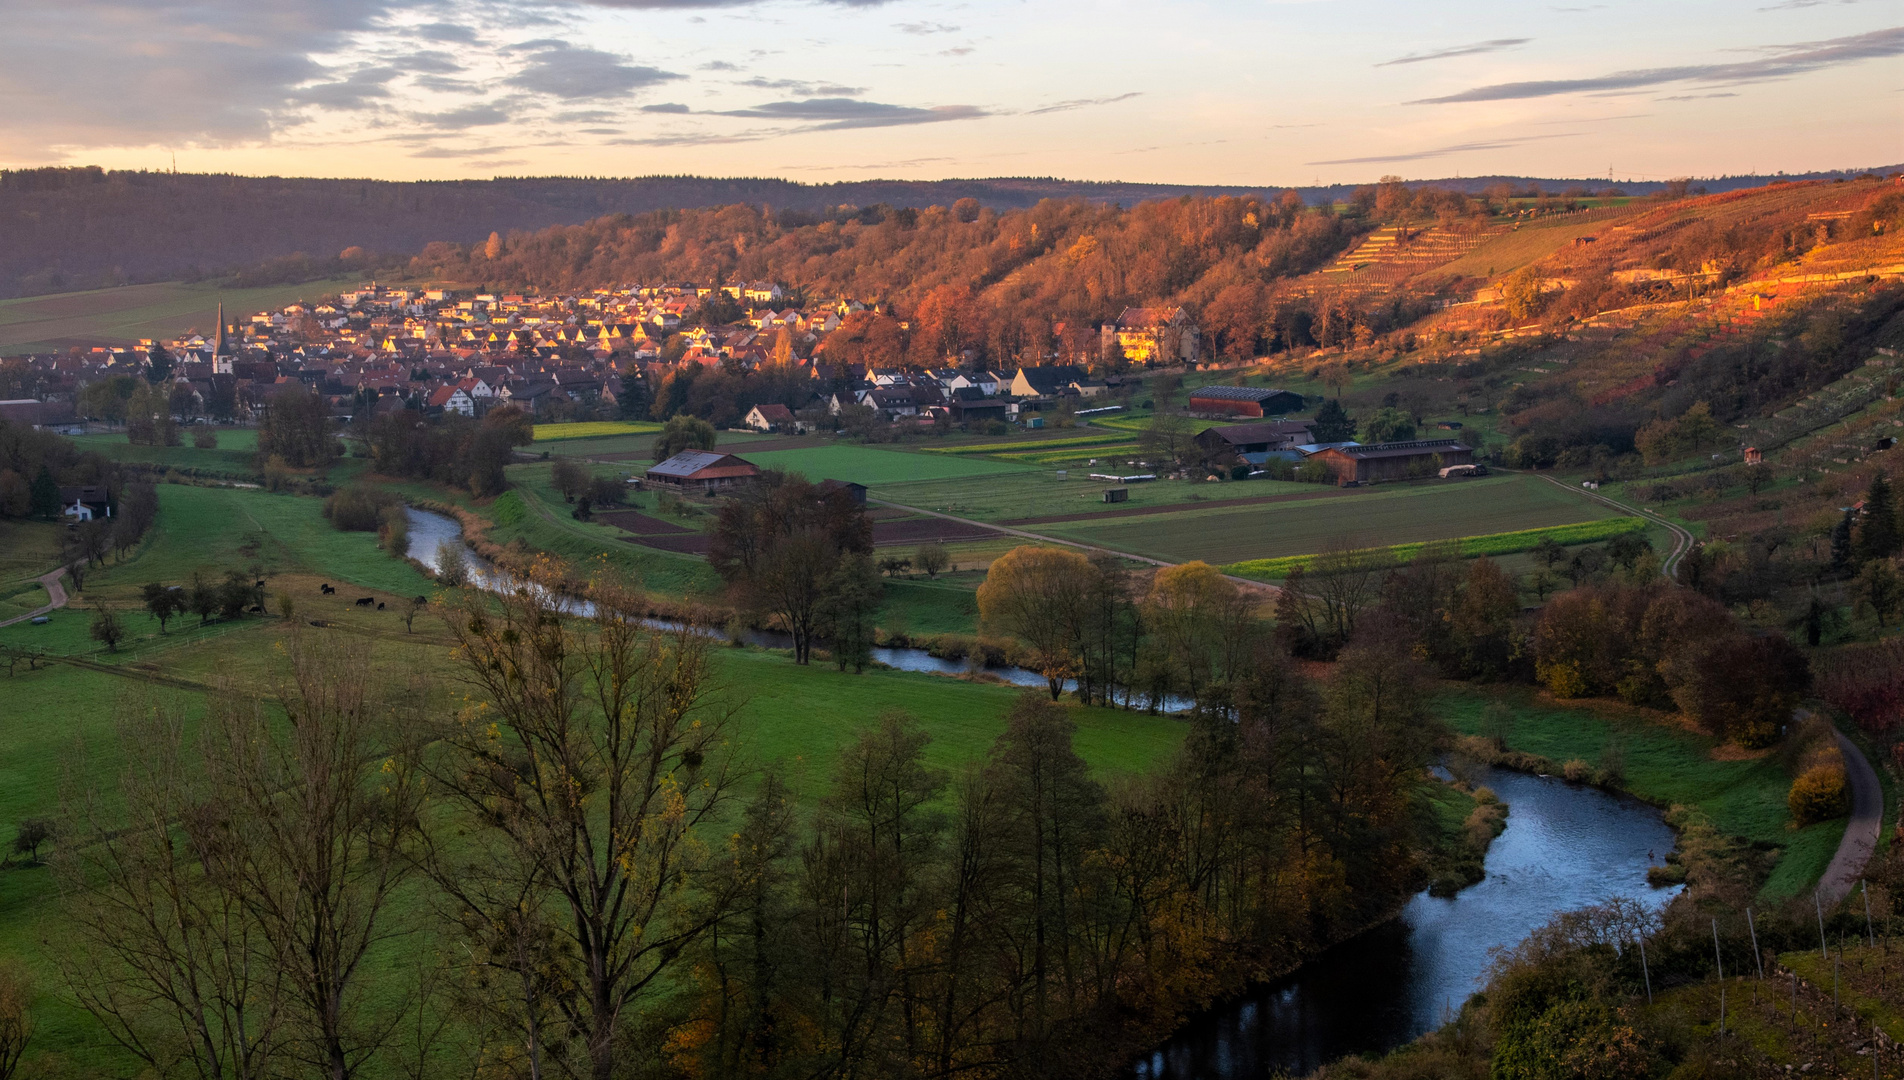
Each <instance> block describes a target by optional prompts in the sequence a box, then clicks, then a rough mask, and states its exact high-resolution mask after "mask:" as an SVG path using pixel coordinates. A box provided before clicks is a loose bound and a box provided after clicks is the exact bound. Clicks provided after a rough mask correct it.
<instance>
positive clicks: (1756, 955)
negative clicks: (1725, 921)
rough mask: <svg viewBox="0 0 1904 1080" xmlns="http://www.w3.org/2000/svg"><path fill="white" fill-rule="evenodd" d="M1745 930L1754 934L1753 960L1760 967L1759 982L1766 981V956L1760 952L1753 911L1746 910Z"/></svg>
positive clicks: (1757, 930) (1757, 929)
mask: <svg viewBox="0 0 1904 1080" xmlns="http://www.w3.org/2000/svg"><path fill="white" fill-rule="evenodd" d="M1745 928H1746V929H1747V930H1748V931H1750V932H1751V934H1752V959H1753V960H1755V961H1757V962H1758V965H1759V981H1760V982H1764V981H1765V955H1764V954H1763V953H1761V952H1759V928H1758V927H1757V926H1756V925H1754V924H1753V922H1752V909H1751V908H1746V909H1745Z"/></svg>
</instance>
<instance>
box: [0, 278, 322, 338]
mask: <svg viewBox="0 0 1904 1080" xmlns="http://www.w3.org/2000/svg"><path fill="white" fill-rule="evenodd" d="M353 284H355V280H354V279H350V278H339V279H335V280H331V281H312V282H307V283H305V284H303V285H269V286H265V287H263V288H256V289H227V288H222V287H220V286H218V285H187V284H185V283H183V282H178V281H167V282H161V283H158V284H154V285H127V286H125V287H123V288H118V289H94V290H92V291H90V292H72V293H55V294H53V295H51V296H29V297H24V298H22V299H18V300H0V353H28V352H50V351H54V350H61V349H66V348H68V347H71V346H74V345H80V346H90V345H137V344H138V342H139V339H140V338H171V337H178V336H180V335H182V334H185V333H187V332H188V331H197V332H199V333H203V334H209V333H211V332H212V331H213V330H214V329H215V328H216V326H217V323H218V305H219V304H220V303H223V304H224V305H225V318H226V320H227V321H233V322H235V321H239V320H243V319H249V318H250V317H251V316H252V315H253V314H254V313H256V312H259V311H270V310H275V309H277V308H281V307H284V306H285V305H286V304H292V303H296V302H298V301H300V300H304V301H311V302H315V301H317V300H318V299H320V298H322V297H325V296H332V295H335V294H336V293H338V292H339V291H341V290H343V289H346V288H349V287H350V286H352V285H353Z"/></svg>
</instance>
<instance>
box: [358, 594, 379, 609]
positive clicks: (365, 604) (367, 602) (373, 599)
mask: <svg viewBox="0 0 1904 1080" xmlns="http://www.w3.org/2000/svg"><path fill="white" fill-rule="evenodd" d="M376 602H377V598H376V597H374V596H366V597H364V598H363V599H362V600H359V601H357V606H358V607H369V606H370V605H372V604H374V603H376Z"/></svg>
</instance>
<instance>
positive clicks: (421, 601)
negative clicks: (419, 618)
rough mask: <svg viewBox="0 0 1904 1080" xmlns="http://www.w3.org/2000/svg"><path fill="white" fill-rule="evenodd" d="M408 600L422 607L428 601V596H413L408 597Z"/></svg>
mask: <svg viewBox="0 0 1904 1080" xmlns="http://www.w3.org/2000/svg"><path fill="white" fill-rule="evenodd" d="M410 602H411V603H412V604H415V605H416V606H418V607H422V606H423V605H425V604H427V603H429V602H430V598H429V597H427V596H413V597H411V598H410Z"/></svg>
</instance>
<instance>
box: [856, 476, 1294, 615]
mask: <svg viewBox="0 0 1904 1080" xmlns="http://www.w3.org/2000/svg"><path fill="white" fill-rule="evenodd" d="M866 501H867V503H868V504H870V505H877V506H890V507H892V508H894V509H895V510H907V511H910V512H912V513H915V514H924V515H926V516H927V517H935V518H944V519H945V520H947V521H955V522H958V523H959V524H961V525H968V526H971V527H973V528H976V529H984V530H987V531H989V532H995V533H1003V534H1004V535H1006V536H1020V537H1023V538H1025V539H1026V540H1036V541H1038V542H1039V543H1042V544H1056V545H1058V546H1059V547H1068V548H1077V549H1079V550H1080V551H1109V552H1110V553H1111V554H1113V555H1116V556H1118V557H1120V558H1125V559H1130V560H1132V561H1134V562H1141V563H1149V564H1150V565H1152V566H1162V567H1170V566H1176V565H1178V564H1177V563H1173V562H1167V561H1165V560H1163V559H1153V558H1150V557H1149V556H1146V555H1132V554H1131V553H1130V552H1128V551H1116V550H1113V549H1111V548H1101V547H1093V546H1092V545H1090V544H1081V543H1079V542H1077V541H1076V540H1060V539H1058V538H1057V537H1055V536H1046V535H1044V534H1043V533H1035V532H1027V531H1025V530H1024V529H1013V528H1008V527H1007V526H1004V525H994V524H992V523H991V522H989V521H974V520H973V519H971V518H962V517H959V516H957V515H955V514H941V513H939V512H938V511H937V510H921V509H920V508H918V507H916V506H906V505H905V504H903V503H895V502H885V501H883V500H880V499H867V500H866ZM1223 576H1224V577H1226V578H1229V580H1231V581H1233V582H1235V583H1236V584H1238V585H1242V586H1244V587H1246V588H1248V589H1251V590H1253V591H1256V592H1260V593H1265V594H1267V596H1268V597H1269V598H1270V599H1275V598H1276V597H1278V596H1281V595H1282V592H1283V591H1282V589H1281V588H1280V587H1278V586H1275V585H1270V584H1267V583H1265V582H1261V581H1252V580H1250V579H1249V578H1241V577H1231V576H1230V575H1228V574H1225V575H1223Z"/></svg>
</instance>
